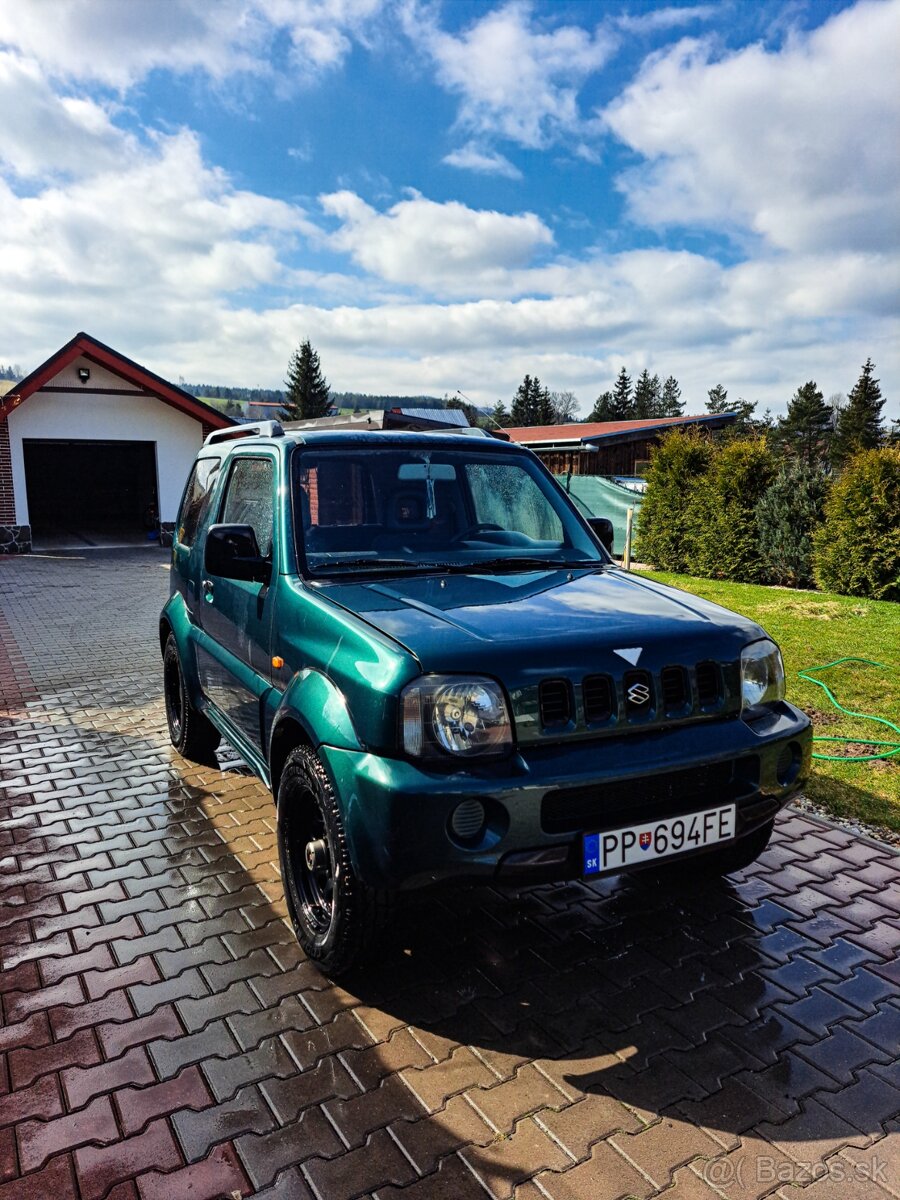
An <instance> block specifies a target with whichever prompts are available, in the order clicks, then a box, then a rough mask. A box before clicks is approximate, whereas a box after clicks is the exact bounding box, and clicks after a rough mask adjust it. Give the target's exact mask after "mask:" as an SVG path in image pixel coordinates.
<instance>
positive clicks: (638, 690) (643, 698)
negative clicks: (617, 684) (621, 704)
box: [627, 683, 650, 705]
mask: <svg viewBox="0 0 900 1200" xmlns="http://www.w3.org/2000/svg"><path fill="white" fill-rule="evenodd" d="M627 695H628V700H629V703H631V704H635V705H639V704H646V703H647V701H648V700H649V699H650V689H649V688H648V687H647V685H646V683H633V684H632V685H631V687H630V688H629V689H628V693H627Z"/></svg>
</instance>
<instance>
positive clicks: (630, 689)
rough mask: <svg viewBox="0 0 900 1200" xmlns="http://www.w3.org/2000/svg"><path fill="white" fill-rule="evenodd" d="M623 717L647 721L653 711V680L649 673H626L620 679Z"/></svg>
mask: <svg viewBox="0 0 900 1200" xmlns="http://www.w3.org/2000/svg"><path fill="white" fill-rule="evenodd" d="M622 690H623V692H624V693H625V715H626V716H627V717H628V718H629V720H647V718H648V717H649V716H650V715H651V714H652V712H653V709H654V699H653V679H652V678H651V676H650V672H649V671H626V672H625V674H624V676H623V677H622Z"/></svg>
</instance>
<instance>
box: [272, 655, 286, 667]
mask: <svg viewBox="0 0 900 1200" xmlns="http://www.w3.org/2000/svg"><path fill="white" fill-rule="evenodd" d="M272 666H273V667H274V668H275V670H276V671H279V670H281V668H282V667H283V666H284V659H283V658H282V657H281V655H280V654H273V655H272Z"/></svg>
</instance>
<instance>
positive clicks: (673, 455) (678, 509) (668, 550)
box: [635, 430, 713, 571]
mask: <svg viewBox="0 0 900 1200" xmlns="http://www.w3.org/2000/svg"><path fill="white" fill-rule="evenodd" d="M712 456H713V447H712V445H711V443H710V442H709V441H708V440H707V439H706V438H704V437H703V436H702V435H701V434H700V433H699V432H698V431H697V430H687V431H680V430H676V431H674V432H672V433H669V434H667V435H666V436H665V437H664V438H663V439H662V441H661V442H660V444H659V445H658V446H657V447H655V448H654V449H653V451H652V453H651V457H650V469H649V471H648V472H647V476H646V478H647V491H646V494H645V496H644V501H643V503H642V505H641V511H640V515H639V517H638V536H637V542H636V545H635V557H636V558H638V559H640V560H641V561H643V562H647V563H650V564H651V566H654V567H656V568H657V570H660V571H689V570H690V569H691V559H692V557H693V545H694V538H693V530H692V527H691V524H690V519H689V510H690V506H691V499H692V497H693V494H694V490H695V488H696V486H697V483H698V481H699V480H700V479H702V478H703V476H704V475H705V474H706V472H707V471H708V470H709V465H710V462H711V461H712Z"/></svg>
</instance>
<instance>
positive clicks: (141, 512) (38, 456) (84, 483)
mask: <svg viewBox="0 0 900 1200" xmlns="http://www.w3.org/2000/svg"><path fill="white" fill-rule="evenodd" d="M22 452H23V459H24V467H25V492H26V497H27V501H28V512H29V517H30V523H31V540H32V547H33V548H34V549H36V550H40V549H50V548H54V547H62V546H73V547H75V546H79V545H83V546H104V545H106V546H108V545H118V546H133V545H140V544H141V543H142V542H146V541H153V540H155V539H156V538H157V537H158V536H159V533H158V529H157V521H158V500H157V497H158V492H157V484H156V446H155V444H154V443H153V442H112V441H109V442H99V441H96V442H95V441H86V440H80V439H79V440H75V439H65V440H64V439H58V440H57V439H49V438H47V439H33V438H26V439H24V440H23V443H22Z"/></svg>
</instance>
